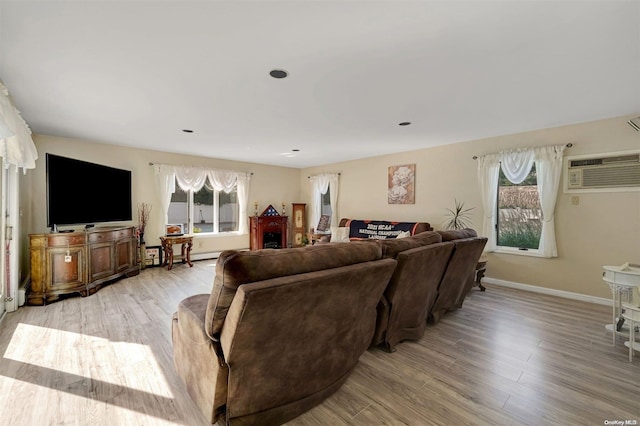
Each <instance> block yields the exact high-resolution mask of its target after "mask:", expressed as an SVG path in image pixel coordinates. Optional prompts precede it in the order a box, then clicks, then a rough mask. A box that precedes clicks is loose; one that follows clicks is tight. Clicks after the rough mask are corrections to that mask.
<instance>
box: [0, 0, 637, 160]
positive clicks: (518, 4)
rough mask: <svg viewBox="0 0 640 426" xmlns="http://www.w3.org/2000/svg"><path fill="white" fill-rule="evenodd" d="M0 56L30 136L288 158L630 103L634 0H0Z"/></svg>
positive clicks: (489, 131) (559, 118)
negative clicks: (274, 73)
mask: <svg viewBox="0 0 640 426" xmlns="http://www.w3.org/2000/svg"><path fill="white" fill-rule="evenodd" d="M0 54H1V56H0V78H1V79H2V80H3V81H4V82H5V84H6V85H7V87H8V88H9V90H10V91H11V94H12V95H13V97H14V100H15V102H16V104H17V106H18V108H19V109H20V110H21V111H22V114H23V116H24V118H25V119H26V121H27V122H28V123H29V125H30V126H31V128H32V130H33V131H34V132H35V133H42V134H49V135H56V136H65V137H73V138H82V139H87V140H90V141H96V142H105V143H110V144H117V145H125V146H134V147H140V148H148V149H155V150H161V151H169V152H177V153H185V154H198V155H202V156H207V157H215V158H223V159H233V160H241V161H249V162H256V163H262V164H272V165H280V166H290V167H307V166H314V165H322V164H327V163H334V162H337V161H345V160H351V159H357V158H364V157H371V156H377V155H383V154H388V153H392V152H399V151H407V150H414V149H420V148H424V147H430V146H436V145H443V144H450V143H456V142H462V141H468V140H473V139H478V138H484V137H490V136H496V135H503V134H510V133H517V132H523V131H528V130H534V129H540V128H547V127H554V126H559V125H565V124H570V123H577V122H584V121H590V120H595V119H601V118H607V117H614V116H620V115H625V114H632V113H635V112H639V111H640V2H637V1H629V2H617V1H584V2H583V1H563V2H559V1H555V2H554V1H545V2H542V1H532V2H528V1H512V2H506V1H495V2H489V1H479V0H478V1H467V2H461V1H442V2H436V1H398V0H393V1H357V0H352V1H301V0H298V1H295V2H294V1H289V2H287V1H255V2H249V1H239V0H236V1H95V0H94V1H84V2H80V1H56V0H48V1H31V0H21V1H11V0H9V1H7V0H3V1H2V2H0ZM275 68H278V69H285V70H287V71H288V72H289V73H290V76H289V77H288V78H286V79H282V80H276V79H273V78H272V77H270V76H269V71H270V70H272V69H275ZM402 121H410V122H411V123H412V124H411V125H410V126H405V127H401V126H398V123H400V122H402ZM182 129H192V130H194V133H191V134H187V133H184V132H183V131H182ZM293 149H299V150H300V152H298V153H296V154H295V155H294V156H290V155H293V154H294V153H292V150H293ZM285 154H286V155H285Z"/></svg>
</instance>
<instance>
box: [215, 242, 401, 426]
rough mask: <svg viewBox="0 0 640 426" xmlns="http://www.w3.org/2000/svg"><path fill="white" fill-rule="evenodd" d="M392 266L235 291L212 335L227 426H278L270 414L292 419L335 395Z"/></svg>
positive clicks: (371, 324) (369, 328) (364, 342)
mask: <svg viewBox="0 0 640 426" xmlns="http://www.w3.org/2000/svg"><path fill="white" fill-rule="evenodd" d="M336 244H338V243H336ZM345 244H349V243H345ZM351 245H357V246H369V245H373V244H353V243H351ZM329 246H335V245H334V244H329ZM395 266H396V261H395V260H393V259H383V260H377V261H373V262H363V263H357V264H353V265H348V266H342V267H338V268H331V269H324V270H321V271H316V272H309V273H304V274H299V275H289V276H282V277H278V278H273V279H270V280H265V281H260V282H254V283H248V284H245V285H241V286H240V287H239V288H238V291H237V293H236V296H235V298H234V299H233V303H232V304H231V306H230V307H229V312H228V316H227V320H226V321H225V323H224V326H223V328H222V330H221V332H220V342H221V346H222V350H223V352H224V354H225V360H226V361H227V362H228V364H229V365H230V366H231V367H230V369H229V387H228V396H227V401H228V405H227V410H228V412H230V413H231V422H230V423H231V424H232V425H233V424H235V423H234V421H233V420H234V418H242V417H243V416H247V417H249V416H250V415H251V413H258V415H259V417H254V418H253V421H252V422H250V421H247V422H242V421H239V422H238V423H239V424H274V425H275V424H282V423H283V420H288V419H286V418H285V419H283V418H271V417H269V415H268V413H269V409H270V408H272V407H283V410H281V411H285V412H286V411H293V412H294V413H296V412H297V410H299V409H297V408H295V406H296V405H297V404H303V405H308V403H309V402H310V403H311V404H312V405H315V404H317V403H319V402H320V401H321V399H318V395H322V394H323V393H324V392H325V391H326V390H327V389H329V390H330V389H332V388H333V389H336V388H335V386H336V385H339V384H340V383H341V382H342V380H344V378H346V376H347V375H348V374H349V372H350V371H351V370H352V369H353V368H354V366H355V365H356V364H357V362H358V359H359V358H360V356H361V355H362V354H363V353H364V352H365V351H366V350H367V348H368V347H369V344H370V343H371V339H372V336H373V332H374V329H375V320H376V304H377V303H378V301H379V300H380V298H381V297H382V293H383V291H384V289H385V287H386V286H387V283H388V282H389V279H390V278H391V274H392V273H393V271H394V269H395ZM325 395H326V394H325ZM307 398H309V400H308V402H303V401H305V400H306V399H307ZM314 400H315V401H316V402H315V403H314V402H313V401H314ZM289 404H290V407H289V408H287V409H285V408H284V407H286V406H287V405H289ZM285 414H286V413H285ZM249 419H251V417H249Z"/></svg>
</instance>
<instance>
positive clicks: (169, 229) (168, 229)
mask: <svg viewBox="0 0 640 426" xmlns="http://www.w3.org/2000/svg"><path fill="white" fill-rule="evenodd" d="M165 234H166V236H167V237H180V236H182V235H184V225H182V224H181V223H168V224H167V225H165Z"/></svg>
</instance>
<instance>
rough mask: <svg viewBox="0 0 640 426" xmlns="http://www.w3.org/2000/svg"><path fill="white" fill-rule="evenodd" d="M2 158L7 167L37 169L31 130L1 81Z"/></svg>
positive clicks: (0, 134)
mask: <svg viewBox="0 0 640 426" xmlns="http://www.w3.org/2000/svg"><path fill="white" fill-rule="evenodd" d="M0 156H2V157H4V160H5V161H4V164H5V167H9V166H11V165H15V166H16V167H17V168H22V169H23V171H24V172H25V173H26V171H27V170H26V169H35V168H36V159H37V158H38V151H37V150H36V146H35V144H34V143H33V140H32V139H31V129H29V126H28V125H27V123H26V122H25V121H24V119H23V118H22V116H21V115H20V111H18V110H17V108H16V107H15V106H14V105H13V102H12V101H11V98H10V96H9V90H7V88H6V87H5V85H4V84H3V83H2V81H0Z"/></svg>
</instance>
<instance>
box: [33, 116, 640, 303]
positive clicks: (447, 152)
mask: <svg viewBox="0 0 640 426" xmlns="http://www.w3.org/2000/svg"><path fill="white" fill-rule="evenodd" d="M637 115H638V113H636V114H633V115H630V116H628V117H619V118H614V119H607V120H599V121H594V122H589V123H581V124H576V125H571V126H563V127H558V128H550V129H544V130H539V131H532V132H527V133H520V134H516V135H508V136H499V137H493V138H487V139H481V140H476V141H471V142H465V143H459V144H455V145H448V146H440V147H435V148H430V149H424V150H418V151H412V152H405V153H398V154H393V155H386V156H381V157H375V158H368V159H363V160H358V161H350V162H343V163H335V164H331V165H327V166H323V167H313V168H306V169H292V168H283V167H273V166H265V165H259V164H253V163H243V162H235V161H227V160H220V159H212V158H204V157H196V156H188V155H179V154H171V153H164V152H158V151H150V150H140V149H133V148H126V147H120V146H113V145H105V144H96V143H89V142H85V141H80V140H73V139H68V138H58V137H52V136H42V135H35V136H34V141H35V143H36V146H37V148H38V153H39V155H40V159H39V160H38V163H37V168H36V169H35V170H31V171H29V172H27V175H26V176H23V177H22V179H21V210H22V231H23V235H22V238H23V241H24V242H23V245H22V247H23V250H22V252H23V257H22V259H23V260H24V261H23V262H22V263H23V264H24V265H25V268H26V263H27V261H26V259H27V257H26V256H27V251H26V247H27V243H26V234H27V233H38V232H48V228H47V227H46V206H45V200H46V196H45V167H44V159H45V153H47V152H51V153H54V154H58V155H63V156H68V157H72V158H77V159H80V160H85V161H91V162H96V163H100V164H105V165H109V166H113V167H119V168H124V169H128V170H131V171H132V176H133V203H134V206H135V205H136V204H137V203H138V202H147V203H151V204H152V205H153V206H154V207H156V208H155V209H154V210H153V214H152V217H151V220H150V224H149V228H148V229H149V230H148V231H147V232H146V236H147V238H146V240H147V243H148V244H152V243H153V242H157V241H158V236H159V235H160V234H159V232H158V231H156V232H155V233H154V232H153V231H152V229H158V228H159V227H160V226H161V224H160V223H159V222H160V221H161V218H160V216H159V213H160V212H159V211H158V209H157V206H158V205H159V204H158V201H157V195H156V190H155V182H154V178H153V169H152V167H150V166H149V162H154V163H167V164H179V165H202V166H210V167H216V168H225V169H233V170H238V171H246V172H253V173H254V175H253V177H252V180H251V190H250V196H249V204H250V205H249V206H248V211H249V213H251V212H252V211H253V201H254V200H258V201H259V203H260V208H259V209H260V211H262V210H263V209H264V208H265V207H266V206H267V205H268V204H273V205H274V206H275V207H276V208H278V209H280V208H281V206H280V205H281V203H282V201H285V202H286V203H287V209H288V211H290V208H291V203H292V202H306V203H307V204H309V201H310V200H309V197H310V194H309V186H310V185H309V182H308V179H307V176H310V175H313V174H317V173H326V172H340V173H341V176H340V191H339V211H338V215H339V217H351V218H360V219H392V220H407V221H414V220H415V221H426V222H430V223H431V224H432V226H434V228H436V229H441V228H442V223H443V221H444V220H445V209H446V208H451V207H453V203H454V199H458V200H462V201H464V202H465V206H468V207H475V209H474V211H473V226H474V228H476V229H481V226H482V223H481V220H482V205H481V201H480V195H479V190H478V184H477V178H476V173H477V165H476V161H475V160H473V159H472V157H473V156H474V155H483V154H488V153H492V152H497V151H500V150H502V149H509V148H514V147H520V146H542V145H551V144H565V143H568V142H572V143H573V144H574V146H573V148H571V149H568V150H567V151H565V155H581V154H592V153H602V152H612V151H625V150H637V149H640V133H639V132H636V131H635V130H633V129H632V128H631V127H630V126H629V125H627V124H626V121H627V120H628V119H629V118H630V117H634V116H637ZM413 163H415V164H416V203H415V204H413V205H389V204H387V197H386V188H387V169H388V167H389V166H393V165H401V164H413ZM72 186H73V185H71V187H72ZM571 195H573V194H566V193H564V192H562V191H561V192H560V194H559V196H558V201H557V204H556V236H557V240H558V252H559V257H558V258H555V259H540V258H534V257H528V256H518V255H510V254H497V253H492V254H490V255H489V267H488V272H487V276H488V277H491V278H495V279H500V280H505V281H511V282H516V283H522V284H529V285H535V286H541V287H548V288H551V289H557V290H564V291H569V292H574V293H580V294H585V295H590V296H597V297H608V296H609V290H608V288H607V287H606V286H605V285H604V284H603V282H602V280H601V271H602V269H601V267H602V265H606V264H609V265H611V264H613V265H618V264H621V263H623V262H626V261H635V262H640V192H610V193H584V194H579V197H580V204H579V205H577V206H576V205H572V204H571V198H570V197H571ZM79 202H81V197H79ZM134 216H135V212H134ZM132 224H135V219H134V221H133V222H132ZM308 226H313V224H309V225H308ZM248 246H249V238H248V236H247V235H245V236H236V237H202V238H198V240H197V241H196V247H195V248H194V252H195V253H199V252H211V251H221V250H224V249H232V248H246V247H248ZM25 268H23V270H24V269H25ZM23 272H24V271H23Z"/></svg>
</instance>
